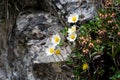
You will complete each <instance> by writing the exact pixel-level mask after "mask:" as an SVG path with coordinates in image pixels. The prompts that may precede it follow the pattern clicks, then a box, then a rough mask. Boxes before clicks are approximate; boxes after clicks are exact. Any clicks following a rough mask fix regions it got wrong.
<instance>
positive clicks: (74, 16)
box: [67, 13, 79, 42]
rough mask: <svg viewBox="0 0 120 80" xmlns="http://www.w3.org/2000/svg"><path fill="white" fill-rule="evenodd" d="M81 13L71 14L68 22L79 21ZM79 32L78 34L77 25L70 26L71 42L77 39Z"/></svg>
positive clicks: (69, 38)
mask: <svg viewBox="0 0 120 80" xmlns="http://www.w3.org/2000/svg"><path fill="white" fill-rule="evenodd" d="M78 18H79V15H78V14H76V13H74V14H70V16H69V17H68V22H69V23H76V22H77V21H78ZM76 37H77V34H76V25H73V26H72V27H71V28H68V37H67V39H68V40H69V41H70V42H73V41H75V40H76Z"/></svg>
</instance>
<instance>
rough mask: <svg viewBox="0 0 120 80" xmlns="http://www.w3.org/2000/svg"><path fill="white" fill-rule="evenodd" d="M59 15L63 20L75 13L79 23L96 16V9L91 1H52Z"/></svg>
mask: <svg viewBox="0 0 120 80" xmlns="http://www.w3.org/2000/svg"><path fill="white" fill-rule="evenodd" d="M52 1H53V4H54V5H55V7H56V10H57V12H58V14H59V15H61V17H62V18H64V20H66V19H67V17H68V16H69V15H70V14H72V13H77V14H78V15H79V16H80V17H79V21H84V20H90V19H92V18H94V16H95V15H96V7H95V4H94V2H93V1H91V0H52Z"/></svg>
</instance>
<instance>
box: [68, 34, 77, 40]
mask: <svg viewBox="0 0 120 80" xmlns="http://www.w3.org/2000/svg"><path fill="white" fill-rule="evenodd" d="M76 37H77V34H76V33H71V34H68V37H67V39H68V40H69V41H70V42H73V41H75V39H76Z"/></svg>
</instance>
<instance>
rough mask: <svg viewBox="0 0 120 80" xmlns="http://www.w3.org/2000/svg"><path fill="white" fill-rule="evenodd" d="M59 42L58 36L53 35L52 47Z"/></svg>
mask: <svg viewBox="0 0 120 80" xmlns="http://www.w3.org/2000/svg"><path fill="white" fill-rule="evenodd" d="M60 40H61V38H60V35H58V34H56V35H53V36H52V43H53V44H54V45H57V44H59V43H60Z"/></svg>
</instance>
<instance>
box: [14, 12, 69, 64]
mask: <svg viewBox="0 0 120 80" xmlns="http://www.w3.org/2000/svg"><path fill="white" fill-rule="evenodd" d="M16 25H17V28H16V37H17V39H18V40H22V42H23V43H26V47H27V48H26V49H27V50H26V51H28V52H27V55H28V54H29V56H28V57H29V58H30V57H31V60H32V61H33V63H49V62H58V61H64V60H66V59H67V56H68V55H70V53H71V49H70V47H69V46H66V47H64V46H61V47H59V48H60V50H61V55H58V56H56V55H50V56H47V54H46V53H45V49H46V48H48V47H49V45H51V37H52V35H55V34H59V35H60V36H61V38H62V40H63V39H64V36H63V35H62V34H61V32H60V30H61V29H62V28H63V26H62V25H61V24H60V23H59V22H58V19H57V18H55V17H53V16H51V15H50V14H49V13H40V12H39V13H30V14H27V15H25V14H24V15H20V16H18V18H17V24H16Z"/></svg>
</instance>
